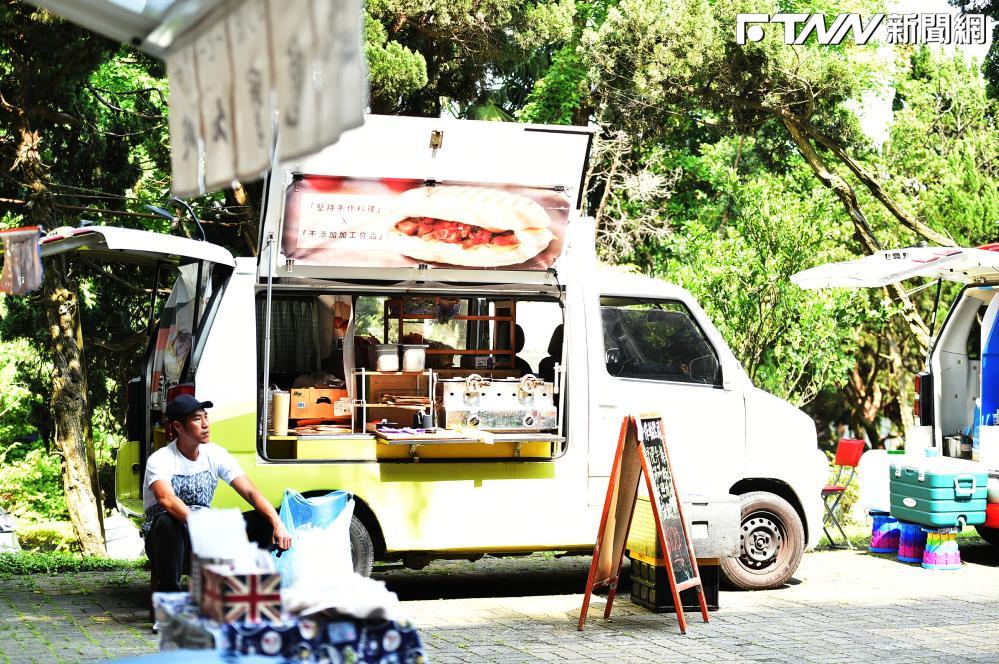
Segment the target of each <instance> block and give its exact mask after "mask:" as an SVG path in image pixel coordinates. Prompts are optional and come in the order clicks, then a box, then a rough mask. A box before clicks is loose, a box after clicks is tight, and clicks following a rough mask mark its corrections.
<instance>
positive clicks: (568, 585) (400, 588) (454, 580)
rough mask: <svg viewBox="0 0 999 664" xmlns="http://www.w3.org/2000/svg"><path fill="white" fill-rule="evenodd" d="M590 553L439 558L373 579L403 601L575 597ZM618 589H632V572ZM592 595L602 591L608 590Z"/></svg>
mask: <svg viewBox="0 0 999 664" xmlns="http://www.w3.org/2000/svg"><path fill="white" fill-rule="evenodd" d="M591 560H592V559H591V558H590V557H589V556H571V557H566V558H562V559H558V560H555V559H537V558H533V557H532V558H492V557H488V556H487V557H486V558H483V559H482V560H479V561H477V562H475V563H469V562H465V561H462V562H450V561H441V562H434V563H431V564H430V565H429V566H427V567H426V568H424V569H422V570H409V569H390V570H385V571H380V570H379V569H378V568H375V571H374V573H373V574H372V575H371V576H372V578H375V579H378V580H379V581H384V582H385V584H386V585H387V586H388V589H389V590H391V591H393V592H395V593H396V594H397V595H399V599H400V600H403V601H409V600H425V599H466V598H472V597H525V596H541V595H576V594H581V593H582V592H583V591H584V590H585V589H586V577H587V574H588V573H589V571H590V561H591ZM618 587H619V588H620V592H621V593H622V594H627V593H628V592H630V589H631V571H630V567H629V565H628V563H627V561H625V564H624V566H623V567H622V568H621V581H620V583H619V586H618ZM596 594H598V595H605V594H606V590H603V591H599V592H597V593H596Z"/></svg>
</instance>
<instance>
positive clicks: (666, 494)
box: [579, 414, 708, 634]
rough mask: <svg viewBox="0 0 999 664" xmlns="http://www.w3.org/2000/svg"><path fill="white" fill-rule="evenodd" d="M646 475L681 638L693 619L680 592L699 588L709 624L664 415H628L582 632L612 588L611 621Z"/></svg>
mask: <svg viewBox="0 0 999 664" xmlns="http://www.w3.org/2000/svg"><path fill="white" fill-rule="evenodd" d="M642 476H644V477H645V483H646V486H647V487H648V489H649V497H650V498H651V503H652V514H653V516H654V517H655V521H656V530H657V531H658V535H659V545H660V546H661V547H662V550H663V557H664V558H665V560H666V567H667V572H668V575H669V587H670V591H671V592H672V594H673V606H674V607H675V608H676V616H677V619H678V620H679V622H680V633H681V634H685V633H686V632H687V619H686V617H685V616H684V614H683V603H682V602H681V601H680V591H682V590H686V589H687V588H695V587H696V588H697V597H698V600H699V602H700V604H701V616H702V617H703V618H704V622H708V606H707V603H706V602H705V601H704V589H703V588H702V586H701V576H700V574H699V573H698V571H697V558H696V557H695V556H694V549H693V547H692V546H691V543H690V534H689V533H688V532H687V526H686V524H685V523H684V520H683V507H682V506H681V505H680V498H679V494H678V493H677V490H676V475H675V472H674V469H673V467H672V466H671V465H670V461H669V451H668V450H667V449H666V437H665V435H664V433H663V420H662V416H660V415H654V414H644V415H637V416H636V415H628V416H626V417H625V418H624V420H623V421H622V422H621V433H620V435H619V437H618V442H617V452H616V453H615V455H614V465H613V467H612V468H611V476H610V483H609V484H608V486H607V498H606V500H605V501H604V511H603V516H601V517H600V529H599V530H598V531H597V542H596V544H595V545H594V547H593V561H592V562H591V563H590V574H589V577H588V578H587V579H586V594H585V595H583V609H582V611H580V614H579V629H580V630H582V629H583V626H584V625H585V623H586V612H587V610H588V609H589V606H590V597H591V595H592V594H593V591H594V589H596V588H602V587H607V588H609V592H608V594H607V606H606V607H605V608H604V618H610V613H611V607H612V606H613V605H614V596H615V595H616V594H617V584H618V579H619V578H620V575H621V563H622V562H623V560H624V547H625V542H627V539H628V530H629V529H630V528H631V517H632V514H633V513H634V511H635V501H636V500H638V482H639V480H640V478H641V477H642Z"/></svg>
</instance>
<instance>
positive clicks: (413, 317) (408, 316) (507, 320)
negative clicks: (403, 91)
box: [390, 314, 513, 323]
mask: <svg viewBox="0 0 999 664" xmlns="http://www.w3.org/2000/svg"><path fill="white" fill-rule="evenodd" d="M390 318H391V319H394V320H400V316H399V315H398V314H395V315H390ZM401 320H404V321H407V320H437V316H435V315H433V314H403V315H402V317H401ZM452 320H495V321H499V322H500V323H512V322H513V316H465V315H458V316H452V317H451V318H448V321H452Z"/></svg>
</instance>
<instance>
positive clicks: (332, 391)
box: [288, 387, 350, 420]
mask: <svg viewBox="0 0 999 664" xmlns="http://www.w3.org/2000/svg"><path fill="white" fill-rule="evenodd" d="M346 398H347V390H341V389H337V388H326V387H296V388H294V389H293V390H292V391H291V410H290V412H289V414H288V417H289V418H290V419H293V420H304V419H322V420H333V419H337V418H338V417H340V418H342V417H344V415H343V410H342V408H341V409H340V414H339V415H338V414H337V412H338V409H337V407H336V403H337V401H339V400H343V399H346ZM346 416H347V417H348V418H349V417H350V413H349V412H347V414H346Z"/></svg>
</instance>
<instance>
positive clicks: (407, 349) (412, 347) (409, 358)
mask: <svg viewBox="0 0 999 664" xmlns="http://www.w3.org/2000/svg"><path fill="white" fill-rule="evenodd" d="M427 348H429V346H427V345H424V344H403V345H402V370H403V371H423V369H424V368H425V367H426V366H427Z"/></svg>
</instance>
